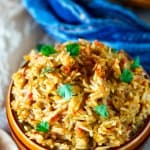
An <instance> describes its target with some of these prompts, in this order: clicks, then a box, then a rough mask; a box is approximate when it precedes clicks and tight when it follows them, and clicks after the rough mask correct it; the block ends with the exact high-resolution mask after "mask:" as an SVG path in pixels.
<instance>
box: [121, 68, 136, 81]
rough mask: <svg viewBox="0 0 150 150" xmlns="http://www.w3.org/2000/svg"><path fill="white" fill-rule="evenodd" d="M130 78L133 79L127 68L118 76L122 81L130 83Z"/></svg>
mask: <svg viewBox="0 0 150 150" xmlns="http://www.w3.org/2000/svg"><path fill="white" fill-rule="evenodd" d="M132 79H133V73H132V72H131V71H130V70H129V69H124V70H123V72H122V74H121V76H120V80H121V81H122V82H126V83H130V82H131V81H132Z"/></svg>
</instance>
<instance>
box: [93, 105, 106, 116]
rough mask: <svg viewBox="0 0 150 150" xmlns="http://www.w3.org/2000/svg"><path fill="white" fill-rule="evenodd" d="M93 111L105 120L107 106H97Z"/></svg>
mask: <svg viewBox="0 0 150 150" xmlns="http://www.w3.org/2000/svg"><path fill="white" fill-rule="evenodd" d="M94 111H95V112H96V113H97V114H98V115H101V116H102V117H104V118H106V117H108V111H107V106H106V105H103V104H102V105H97V106H96V107H95V108H94Z"/></svg>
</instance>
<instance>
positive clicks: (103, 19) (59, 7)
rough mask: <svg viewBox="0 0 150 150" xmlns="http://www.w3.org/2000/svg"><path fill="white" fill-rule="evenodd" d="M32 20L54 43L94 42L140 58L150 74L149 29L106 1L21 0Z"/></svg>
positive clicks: (129, 13)
mask: <svg viewBox="0 0 150 150" xmlns="http://www.w3.org/2000/svg"><path fill="white" fill-rule="evenodd" d="M23 4H24V6H25V8H26V9H27V10H28V12H29V13H30V14H31V15H32V17H33V18H34V19H35V20H36V21H37V23H39V24H40V25H41V26H42V27H43V29H44V30H45V31H46V32H47V33H48V34H49V35H50V36H52V37H53V38H54V39H55V40H57V41H60V42H65V41H67V40H74V41H75V40H77V39H78V38H85V39H88V40H95V39H98V40H100V41H102V42H104V43H106V44H107V45H109V46H111V47H113V48H116V49H124V50H125V51H127V52H128V53H129V54H130V55H131V56H132V57H135V56H137V55H138V56H140V58H141V63H142V65H143V66H144V68H145V69H146V70H147V71H148V72H150V59H149V58H150V26H149V25H147V24H145V23H144V22H143V21H141V20H140V19H139V18H138V17H137V16H136V15H135V14H134V13H133V12H132V11H130V10H128V9H126V8H124V7H122V6H120V5H118V4H114V3H111V2H110V1H108V0H23Z"/></svg>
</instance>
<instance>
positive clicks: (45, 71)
mask: <svg viewBox="0 0 150 150" xmlns="http://www.w3.org/2000/svg"><path fill="white" fill-rule="evenodd" d="M53 71H54V68H51V67H50V66H47V67H46V68H42V70H41V74H45V73H48V72H53Z"/></svg>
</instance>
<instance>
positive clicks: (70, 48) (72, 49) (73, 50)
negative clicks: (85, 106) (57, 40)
mask: <svg viewBox="0 0 150 150" xmlns="http://www.w3.org/2000/svg"><path fill="white" fill-rule="evenodd" d="M66 49H67V52H68V53H69V54H70V56H78V55H79V53H80V46H79V44H77V43H71V44H68V45H66Z"/></svg>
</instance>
